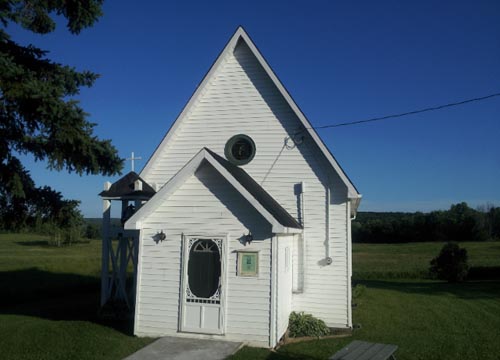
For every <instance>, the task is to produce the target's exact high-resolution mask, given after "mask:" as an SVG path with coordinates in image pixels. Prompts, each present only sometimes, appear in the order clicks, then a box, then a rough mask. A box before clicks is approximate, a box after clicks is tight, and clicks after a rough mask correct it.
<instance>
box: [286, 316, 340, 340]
mask: <svg viewBox="0 0 500 360" xmlns="http://www.w3.org/2000/svg"><path fill="white" fill-rule="evenodd" d="M329 334H330V328H329V327H328V326H326V324H325V322H324V321H323V320H320V319H317V318H315V317H314V316H312V315H311V314H304V313H303V312H300V313H296V312H295V311H294V312H292V313H291V314H290V323H289V335H290V337H300V336H314V337H320V336H325V335H329Z"/></svg>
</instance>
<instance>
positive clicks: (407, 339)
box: [0, 234, 500, 360]
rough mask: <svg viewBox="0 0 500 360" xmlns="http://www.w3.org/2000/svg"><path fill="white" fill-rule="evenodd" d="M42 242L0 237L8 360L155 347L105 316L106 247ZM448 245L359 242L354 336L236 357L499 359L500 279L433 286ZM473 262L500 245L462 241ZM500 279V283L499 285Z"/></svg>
mask: <svg viewBox="0 0 500 360" xmlns="http://www.w3.org/2000/svg"><path fill="white" fill-rule="evenodd" d="M47 241H48V238H46V237H43V236H37V235H23V234H17V235H9V234H0V284H1V285H2V289H1V292H0V293H1V296H0V306H1V307H0V309H1V310H0V354H1V355H0V358H2V359H56V360H57V359H122V358H123V357H125V356H127V355H128V354H131V353H133V352H134V351H136V350H138V349H139V348H141V347H143V346H144V345H146V344H148V343H149V342H151V341H152V339H147V338H142V339H141V338H135V337H133V336H131V335H130V323H119V322H112V321H105V320H103V319H101V318H100V317H99V316H98V309H99V304H98V301H99V277H100V272H99V269H100V245H101V244H100V242H99V241H90V242H88V243H82V244H75V245H73V246H71V247H62V248H54V247H50V246H48V245H47ZM441 246H442V244H437V243H416V244H395V245H387V244H383V245H375V244H355V245H354V249H353V263H354V264H353V267H354V278H355V282H356V283H359V284H362V285H364V286H366V289H365V291H363V292H362V294H361V295H360V296H359V297H358V298H356V299H355V300H354V301H355V303H356V304H357V306H356V307H355V308H354V311H353V316H354V323H359V324H361V329H359V330H356V331H355V332H354V334H353V336H352V337H350V338H344V339H324V340H314V341H309V342H304V343H295V344H290V345H286V346H283V347H281V348H279V349H278V350H277V351H276V352H271V351H269V350H267V349H257V348H250V347H244V348H243V349H241V350H240V351H239V352H238V353H237V354H235V355H233V356H232V357H231V358H230V359H232V360H241V359H271V360H272V359H277V360H285V359H305V360H320V359H327V358H328V357H329V356H331V355H332V354H333V353H334V352H336V351H337V350H339V349H340V348H341V347H343V346H344V345H346V344H347V343H349V342H351V341H352V340H354V339H359V340H365V341H374V342H383V343H393V344H397V345H398V346H399V350H398V352H397V357H398V359H400V360H405V359H406V360H409V359H426V360H432V359H436V360H437V359H440V360H446V359H457V360H460V359H467V360H471V359H472V360H473V359H482V360H483V359H485V360H488V359H491V360H493V359H495V360H496V359H498V358H499V356H498V354H500V332H499V331H498V329H500V281H498V280H493V281H469V282H467V283H464V284H447V283H442V282H438V281H432V280H429V279H427V278H426V275H427V268H428V266H429V261H430V259H432V258H433V257H434V256H436V255H437V253H438V251H439V249H440V248H441ZM461 246H465V248H466V249H467V250H468V253H469V259H470V264H471V265H472V266H473V267H475V268H482V269H483V270H484V269H485V270H491V269H498V268H499V267H500V243H498V242H496V243H495V242H485V243H461ZM497 279H498V277H497Z"/></svg>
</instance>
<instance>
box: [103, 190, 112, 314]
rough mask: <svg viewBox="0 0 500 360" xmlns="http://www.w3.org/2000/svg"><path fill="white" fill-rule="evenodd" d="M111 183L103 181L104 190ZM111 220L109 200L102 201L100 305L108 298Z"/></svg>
mask: <svg viewBox="0 0 500 360" xmlns="http://www.w3.org/2000/svg"><path fill="white" fill-rule="evenodd" d="M110 187H111V183H110V182H109V181H107V182H105V183H104V190H109V188H110ZM110 222H111V201H110V200H106V199H104V200H103V201H102V253H101V306H103V305H104V304H105V303H106V301H108V299H109V293H108V289H109V246H110V243H109V241H110V239H109V227H110Z"/></svg>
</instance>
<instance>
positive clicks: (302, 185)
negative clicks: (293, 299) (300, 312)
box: [297, 181, 306, 292]
mask: <svg viewBox="0 0 500 360" xmlns="http://www.w3.org/2000/svg"><path fill="white" fill-rule="evenodd" d="M305 191H306V183H305V182H303V181H302V182H301V183H300V192H301V200H302V271H301V272H300V278H299V284H298V285H299V286H298V289H297V290H298V291H299V292H304V287H305V284H304V283H305V280H306V274H305V273H306V201H305V195H304V193H305Z"/></svg>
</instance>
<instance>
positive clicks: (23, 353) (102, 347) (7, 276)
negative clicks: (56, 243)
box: [0, 234, 151, 359]
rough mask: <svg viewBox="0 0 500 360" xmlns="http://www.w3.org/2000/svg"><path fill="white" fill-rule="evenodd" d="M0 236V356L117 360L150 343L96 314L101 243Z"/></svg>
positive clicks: (124, 327) (118, 323)
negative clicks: (52, 244) (59, 242)
mask: <svg viewBox="0 0 500 360" xmlns="http://www.w3.org/2000/svg"><path fill="white" fill-rule="evenodd" d="M47 240H48V239H47V238H46V237H43V236H38V235H25V234H16V235H10V234H0V284H1V286H2V289H1V291H0V294H1V296H0V306H1V308H0V309H1V310H0V358H1V359H122V358H123V357H125V356H126V355H128V354H131V353H133V352H134V351H136V350H138V349H140V348H141V347H143V346H144V345H145V344H147V343H149V342H151V339H139V338H136V337H133V336H130V335H129V334H130V323H128V322H117V321H109V320H107V321H105V320H103V319H101V318H100V317H99V316H98V310H99V303H98V302H99V289H100V288H99V278H100V271H99V269H100V257H101V256H100V245H101V244H100V241H90V242H88V243H84V244H75V245H72V246H70V247H62V248H55V247H50V246H48V245H47Z"/></svg>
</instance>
